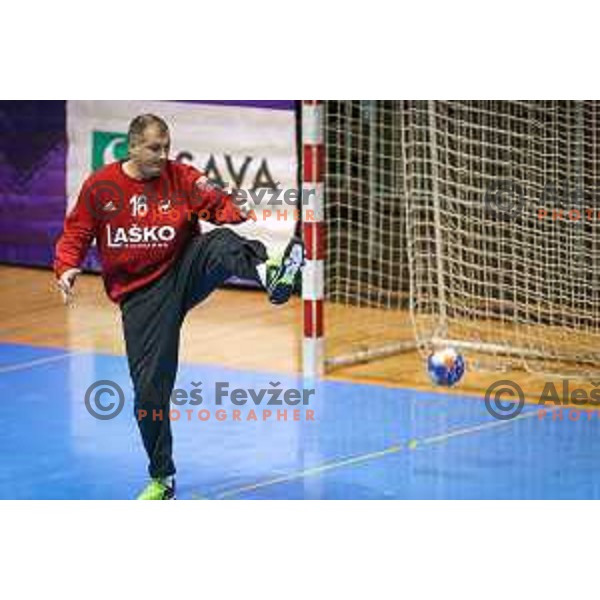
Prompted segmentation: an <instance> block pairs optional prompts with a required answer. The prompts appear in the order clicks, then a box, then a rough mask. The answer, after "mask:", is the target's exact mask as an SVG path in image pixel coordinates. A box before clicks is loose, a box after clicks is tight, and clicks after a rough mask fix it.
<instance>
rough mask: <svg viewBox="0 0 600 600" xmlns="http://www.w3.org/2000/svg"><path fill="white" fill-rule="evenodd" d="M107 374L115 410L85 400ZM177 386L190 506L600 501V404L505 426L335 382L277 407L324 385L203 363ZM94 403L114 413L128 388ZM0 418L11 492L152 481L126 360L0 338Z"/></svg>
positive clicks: (90, 490) (391, 392)
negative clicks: (575, 413) (304, 400)
mask: <svg viewBox="0 0 600 600" xmlns="http://www.w3.org/2000/svg"><path fill="white" fill-rule="evenodd" d="M99 380H105V381H112V382H114V383H116V384H117V385H118V386H119V387H120V388H121V389H122V390H123V394H124V408H123V410H122V411H121V412H120V413H119V414H118V415H117V416H115V417H114V418H112V419H98V418H94V417H93V416H92V415H91V414H90V412H89V411H88V409H87V408H86V403H85V396H86V391H87V390H88V388H89V387H90V386H91V385H92V384H93V383H94V382H96V381H99ZM200 382H201V383H200ZM194 384H195V385H194ZM217 384H218V385H219V386H220V388H219V389H222V390H224V389H225V385H226V386H228V387H227V390H228V391H229V392H231V391H232V390H233V389H236V388H237V389H240V390H250V389H252V390H254V394H255V396H257V395H259V394H260V390H263V389H264V390H267V391H266V392H265V393H264V395H263V397H262V400H261V401H260V404H259V405H255V403H254V401H253V400H252V399H251V398H250V397H249V392H248V391H246V392H245V393H246V396H247V397H248V398H247V401H246V404H245V405H243V406H241V405H235V404H233V403H232V401H231V399H232V397H231V394H229V396H227V397H223V398H222V399H221V404H220V405H217V403H216V402H217V397H216V390H217ZM176 386H177V387H178V388H180V390H181V392H180V398H179V399H178V402H180V403H182V402H185V404H181V405H175V404H174V405H172V408H173V409H175V410H178V411H179V417H178V418H177V420H176V421H174V423H173V428H174V436H175V458H176V462H177V467H178V497H179V498H180V499H198V500H201V499H203V500H206V499H303V498H308V499H375V498H377V499H385V498H399V499H402V498H414V499H421V498H432V499H435V498H449V499H471V498H473V499H476V498H499V499H505V498H599V497H600V413H594V415H593V418H588V417H585V418H583V417H582V418H581V419H579V420H578V421H575V422H574V421H571V420H569V419H568V418H566V415H565V418H564V419H563V420H559V419H553V418H552V416H551V415H548V416H546V417H545V418H540V417H539V415H538V412H537V409H535V408H534V407H532V406H527V407H526V408H525V410H524V412H523V413H522V414H521V415H520V416H519V417H518V418H517V419H514V420H512V421H496V420H494V419H493V418H492V417H491V416H490V415H489V414H488V413H487V412H486V410H485V406H484V403H483V401H482V400H481V399H477V398H473V397H460V396H456V395H452V396H449V395H444V394H430V393H424V392H418V391H414V390H410V389H394V388H384V387H380V386H376V385H362V384H355V383H346V382H339V381H325V382H321V383H320V384H319V386H318V387H317V388H315V392H314V395H311V396H310V397H309V400H308V402H309V403H308V405H302V404H300V405H299V406H292V405H286V403H285V402H283V403H282V405H267V403H268V402H269V401H270V400H271V401H273V400H275V401H277V400H281V396H280V397H279V398H276V397H274V395H273V394H272V393H271V391H269V390H275V389H281V390H284V391H287V394H288V395H287V398H288V399H289V398H291V399H292V400H294V397H293V396H290V394H291V393H292V392H290V390H292V389H294V388H296V389H299V390H300V392H299V393H302V390H303V389H308V390H310V389H311V388H312V387H313V384H312V383H311V382H309V381H303V380H302V379H301V378H294V377H290V376H288V375H282V374H277V373H267V372H265V373H258V372H243V371H235V370H230V369H224V368H219V367H214V366H208V365H202V364H197V365H196V364H183V365H181V368H180V372H179V376H178V381H177V384H176ZM98 389H100V388H98ZM192 390H197V391H199V392H201V393H200V395H201V397H202V403H201V404H195V405H193V404H190V398H189V396H190V392H191V391H192ZM238 394H239V397H238V399H237V402H238V403H239V402H241V400H240V399H239V398H241V394H242V392H238ZM90 398H93V396H90ZM99 398H100V400H99V402H100V406H99V407H98V406H96V410H97V411H98V414H100V415H101V416H106V415H107V414H109V412H102V411H103V410H104V409H106V408H108V407H109V404H110V403H111V401H112V400H113V399H114V400H115V403H113V404H114V405H115V406H116V399H117V396H112V397H111V396H110V395H108V393H104V395H103V396H99ZM186 398H187V400H186ZM259 399H260V398H257V400H259ZM90 405H91V406H95V405H93V400H92V399H90ZM219 410H220V411H223V412H221V413H220V415H221V417H222V418H223V415H224V420H218V418H217V411H219ZM186 411H188V412H186ZM200 411H203V412H200ZM234 411H238V412H237V413H235V414H234ZM263 411H271V414H269V413H265V412H263ZM277 411H280V412H279V420H278V418H277V417H278V412H277ZM294 411H297V412H295V413H294ZM309 411H313V412H312V413H309ZM284 415H285V419H287V420H284ZM175 416H177V415H176V413H173V417H175ZM310 417H313V420H310ZM295 418H297V419H298V420H294V419H295ZM238 419H239V420H238ZM0 426H1V428H2V434H1V435H0V457H1V462H0V498H14V499H27V498H37V499H52V498H60V499H109V498H116V499H126V498H131V497H134V496H135V494H136V493H137V492H138V491H139V490H140V488H141V487H143V485H144V483H145V478H146V460H145V454H144V451H143V448H142V445H141V441H140V439H139V436H138V432H137V425H136V421H135V418H134V415H133V408H132V390H131V384H130V380H129V375H128V371H127V364H126V360H125V358H124V357H119V356H112V355H103V354H94V353H89V352H68V351H66V350H63V349H52V348H38V347H35V348H34V347H29V346H24V345H13V344H0Z"/></svg>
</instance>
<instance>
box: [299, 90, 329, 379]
mask: <svg viewBox="0 0 600 600" xmlns="http://www.w3.org/2000/svg"><path fill="white" fill-rule="evenodd" d="M302 158H303V163H302V164H303V166H302V173H303V175H302V235H303V238H304V244H305V247H306V265H305V267H304V270H303V273H302V299H303V305H304V341H303V366H302V370H303V372H304V375H305V376H308V377H318V376H320V375H322V374H323V371H324V368H323V367H324V360H325V356H324V344H323V298H324V260H325V231H324V223H323V220H324V214H323V177H324V175H325V147H324V145H323V102H322V101H321V100H303V101H302Z"/></svg>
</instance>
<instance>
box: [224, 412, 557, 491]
mask: <svg viewBox="0 0 600 600" xmlns="http://www.w3.org/2000/svg"><path fill="white" fill-rule="evenodd" d="M560 408H562V407H556V408H553V409H552V410H550V411H548V413H552V412H554V411H555V410H559V409H560ZM533 416H538V411H535V410H532V411H531V412H528V413H524V414H520V415H518V416H516V417H515V418H514V419H510V420H505V421H500V420H495V421H490V422H486V423H479V424H478V425H473V426H471V427H462V428H459V429H453V430H450V431H447V432H446V433H442V434H438V435H434V436H430V437H427V438H424V439H422V440H414V441H416V446H415V448H413V449H411V448H410V447H409V443H410V442H407V443H405V444H404V445H394V446H390V447H388V448H384V449H383V450H379V451H376V452H368V453H366V454H357V455H356V456H350V457H348V458H343V459H341V460H334V461H329V462H326V463H323V464H321V465H317V466H316V467H309V468H308V469H302V470H300V471H294V472H292V473H288V474H287V475H281V476H279V477H273V478H272V479H266V480H264V481H259V482H257V483H252V484H248V485H243V486H239V487H235V488H231V489H229V490H225V491H223V492H219V493H217V494H215V495H214V496H213V498H214V499H215V500H222V499H224V498H230V497H232V496H237V495H239V494H242V493H244V492H251V491H255V490H259V489H262V488H265V487H269V486H272V485H277V484H279V483H288V482H290V481H294V480H296V479H302V478H304V477H311V476H313V475H319V474H321V473H325V472H327V471H332V470H333V469H339V468H342V467H347V466H349V465H356V464H360V463H364V462H368V461H370V460H375V459H377V458H382V457H384V456H389V455H391V454H397V453H398V452H401V451H402V450H409V451H414V450H416V449H417V448H418V447H419V446H426V445H431V444H436V443H440V442H445V441H447V440H449V439H452V438H455V437H459V436H462V435H468V434H470V433H476V432H478V431H484V430H487V429H493V428H494V427H501V426H502V425H510V424H512V423H516V422H517V421H520V420H523V419H528V418H531V417H533ZM411 441H412V440H411Z"/></svg>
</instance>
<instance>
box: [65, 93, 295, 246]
mask: <svg viewBox="0 0 600 600" xmlns="http://www.w3.org/2000/svg"><path fill="white" fill-rule="evenodd" d="M142 113H154V114H156V115H159V116H160V117H162V118H163V119H165V121H166V122H167V123H168V125H169V128H170V130H171V158H173V159H176V160H181V161H182V162H186V163H191V164H193V165H194V166H196V167H198V168H200V169H205V170H207V171H208V175H209V177H211V178H213V179H215V180H216V181H219V182H221V183H225V184H229V185H231V186H232V187H236V188H238V189H241V190H246V191H247V192H248V197H249V199H250V200H251V201H252V200H255V204H256V201H257V200H258V199H260V198H261V194H262V199H261V201H260V203H258V204H257V206H256V208H257V209H256V217H257V221H256V223H247V224H244V225H241V226H238V227H237V228H236V230H237V231H238V232H239V233H240V234H242V235H246V236H248V237H253V238H258V239H260V240H262V241H263V242H264V243H265V244H266V245H267V247H268V248H269V251H273V250H275V251H280V250H281V249H282V248H283V246H285V244H286V242H287V240H288V239H289V237H290V236H291V235H292V233H293V230H294V226H295V224H296V222H295V218H296V217H297V215H296V208H295V207H294V206H291V205H290V204H288V203H287V202H286V196H285V192H286V191H288V190H291V189H292V188H296V168H297V167H296V165H297V158H296V147H295V146H296V140H295V117H294V112H293V111H292V110H274V109H270V108H256V107H246V106H241V107H240V106H220V105H205V104H197V103H188V102H169V101H145V100H132V101H100V100H94V101H79V100H75V101H69V102H68V103H67V134H68V142H69V149H68V156H67V193H68V198H69V206H71V204H72V203H73V202H74V201H75V199H76V197H77V194H78V193H79V189H80V187H81V184H82V183H83V181H84V180H85V178H86V177H87V176H88V175H89V174H90V173H91V172H92V171H94V170H96V169H98V168H100V167H102V166H103V165H105V164H107V163H110V162H113V161H115V160H119V159H122V158H125V156H126V155H127V128H128V125H129V122H130V121H131V119H133V118H134V117H135V116H136V115H138V114H142ZM274 187H276V188H277V190H281V193H280V194H279V195H278V197H276V196H277V195H274V194H271V193H269V192H268V189H269V188H274ZM265 191H266V192H267V193H265ZM290 197H291V196H287V198H290ZM269 201H271V202H272V205H267V203H268V202H269ZM203 227H205V228H207V229H208V227H209V226H207V225H206V224H203Z"/></svg>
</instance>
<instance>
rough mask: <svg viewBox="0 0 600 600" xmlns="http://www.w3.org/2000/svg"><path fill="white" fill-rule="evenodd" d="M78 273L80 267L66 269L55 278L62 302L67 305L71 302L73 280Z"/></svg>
mask: <svg viewBox="0 0 600 600" xmlns="http://www.w3.org/2000/svg"><path fill="white" fill-rule="evenodd" d="M79 273H81V269H67V270H66V271H65V272H64V273H63V274H62V275H61V276H60V278H59V279H57V280H56V285H57V286H58V290H59V291H60V293H61V294H62V298H63V302H64V303H65V304H66V305H67V306H71V305H72V304H73V286H74V285H75V280H76V279H77V275H79Z"/></svg>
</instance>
